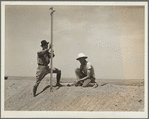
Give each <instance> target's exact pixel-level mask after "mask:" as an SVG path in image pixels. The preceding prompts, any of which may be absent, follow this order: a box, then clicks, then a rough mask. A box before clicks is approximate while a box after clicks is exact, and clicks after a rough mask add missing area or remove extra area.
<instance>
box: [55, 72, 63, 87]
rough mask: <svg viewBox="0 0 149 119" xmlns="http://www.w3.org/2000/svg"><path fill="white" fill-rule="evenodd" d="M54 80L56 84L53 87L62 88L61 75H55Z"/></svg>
mask: <svg viewBox="0 0 149 119" xmlns="http://www.w3.org/2000/svg"><path fill="white" fill-rule="evenodd" d="M56 78H57V83H56V85H55V86H58V87H62V85H61V84H60V79H61V74H57V77H56Z"/></svg>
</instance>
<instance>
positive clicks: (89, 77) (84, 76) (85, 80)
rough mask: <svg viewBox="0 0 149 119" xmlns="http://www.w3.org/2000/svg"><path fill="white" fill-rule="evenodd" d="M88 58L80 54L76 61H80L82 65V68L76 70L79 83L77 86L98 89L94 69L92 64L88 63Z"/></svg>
mask: <svg viewBox="0 0 149 119" xmlns="http://www.w3.org/2000/svg"><path fill="white" fill-rule="evenodd" d="M86 58H87V56H85V55H84V54H83V53H79V54H78V58H77V59H76V60H79V61H80V64H81V65H80V68H77V69H76V70H75V74H76V77H77V82H76V83H75V86H83V87H87V86H93V87H97V86H98V85H97V83H96V82H95V73H94V68H93V66H92V65H91V64H90V62H88V61H86ZM91 84H93V85H91Z"/></svg>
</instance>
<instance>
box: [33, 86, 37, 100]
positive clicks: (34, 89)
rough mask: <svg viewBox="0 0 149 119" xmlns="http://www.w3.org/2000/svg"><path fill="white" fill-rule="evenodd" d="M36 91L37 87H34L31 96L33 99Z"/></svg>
mask: <svg viewBox="0 0 149 119" xmlns="http://www.w3.org/2000/svg"><path fill="white" fill-rule="evenodd" d="M36 90H37V86H34V88H33V96H34V97H35V96H36Z"/></svg>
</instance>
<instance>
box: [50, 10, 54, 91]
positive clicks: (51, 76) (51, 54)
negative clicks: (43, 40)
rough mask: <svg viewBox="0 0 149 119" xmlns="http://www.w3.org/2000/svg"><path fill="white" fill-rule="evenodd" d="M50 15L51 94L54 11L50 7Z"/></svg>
mask: <svg viewBox="0 0 149 119" xmlns="http://www.w3.org/2000/svg"><path fill="white" fill-rule="evenodd" d="M49 10H50V12H51V13H50V14H51V74H50V91H51V92H52V91H53V90H52V73H53V70H52V69H53V67H52V66H53V13H54V12H55V10H54V9H53V7H51V8H50V9H49Z"/></svg>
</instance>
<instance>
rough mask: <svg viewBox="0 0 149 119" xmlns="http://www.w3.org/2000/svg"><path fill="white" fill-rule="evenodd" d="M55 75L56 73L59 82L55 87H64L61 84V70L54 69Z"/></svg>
mask: <svg viewBox="0 0 149 119" xmlns="http://www.w3.org/2000/svg"><path fill="white" fill-rule="evenodd" d="M53 73H56V80H57V82H56V85H55V86H62V85H61V84H60V79H61V70H59V69H57V68H54V67H53Z"/></svg>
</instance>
